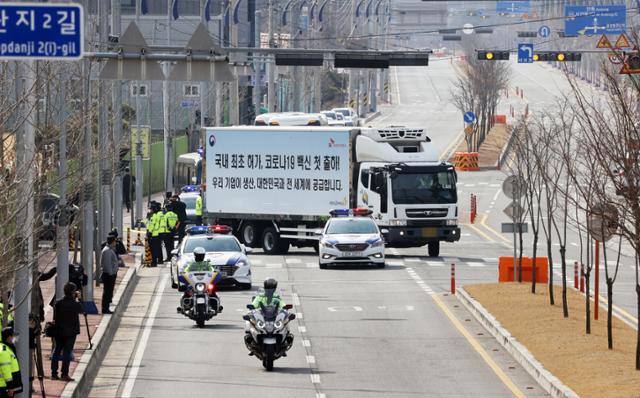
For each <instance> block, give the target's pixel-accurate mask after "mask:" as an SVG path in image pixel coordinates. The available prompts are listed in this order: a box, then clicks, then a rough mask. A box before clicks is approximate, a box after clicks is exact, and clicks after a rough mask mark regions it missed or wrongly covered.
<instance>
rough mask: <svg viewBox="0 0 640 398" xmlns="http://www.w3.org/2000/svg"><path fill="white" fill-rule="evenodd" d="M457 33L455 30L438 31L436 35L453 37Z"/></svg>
mask: <svg viewBox="0 0 640 398" xmlns="http://www.w3.org/2000/svg"><path fill="white" fill-rule="evenodd" d="M456 32H458V30H457V29H438V33H439V34H441V35H455V34H456Z"/></svg>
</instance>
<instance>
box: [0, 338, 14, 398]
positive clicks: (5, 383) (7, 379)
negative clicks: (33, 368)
mask: <svg viewBox="0 0 640 398" xmlns="http://www.w3.org/2000/svg"><path fill="white" fill-rule="evenodd" d="M0 346H1V347H0V397H6V396H7V390H8V389H9V388H10V385H11V384H12V381H13V376H12V373H13V372H12V371H11V370H12V363H13V361H14V360H15V355H14V354H13V352H12V351H11V349H10V348H9V347H7V346H6V345H5V344H1V343H0ZM16 362H17V360H16Z"/></svg>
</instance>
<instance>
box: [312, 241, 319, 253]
mask: <svg viewBox="0 0 640 398" xmlns="http://www.w3.org/2000/svg"><path fill="white" fill-rule="evenodd" d="M313 251H314V252H316V254H320V242H318V243H314V244H313Z"/></svg>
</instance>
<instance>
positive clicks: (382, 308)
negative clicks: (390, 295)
mask: <svg viewBox="0 0 640 398" xmlns="http://www.w3.org/2000/svg"><path fill="white" fill-rule="evenodd" d="M378 309H379V310H383V311H384V310H386V309H387V306H386V305H379V306H378Z"/></svg>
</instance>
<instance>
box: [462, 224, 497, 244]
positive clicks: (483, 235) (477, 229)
mask: <svg viewBox="0 0 640 398" xmlns="http://www.w3.org/2000/svg"><path fill="white" fill-rule="evenodd" d="M462 225H466V226H468V227H469V228H471V229H473V230H474V231H476V233H477V234H478V235H481V236H482V237H483V238H485V239H486V240H488V241H489V242H494V243H495V240H493V239H491V238H490V237H489V235H487V234H485V233H484V232H482V231H481V230H480V229H479V228H478V227H476V226H475V225H473V224H462Z"/></svg>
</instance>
